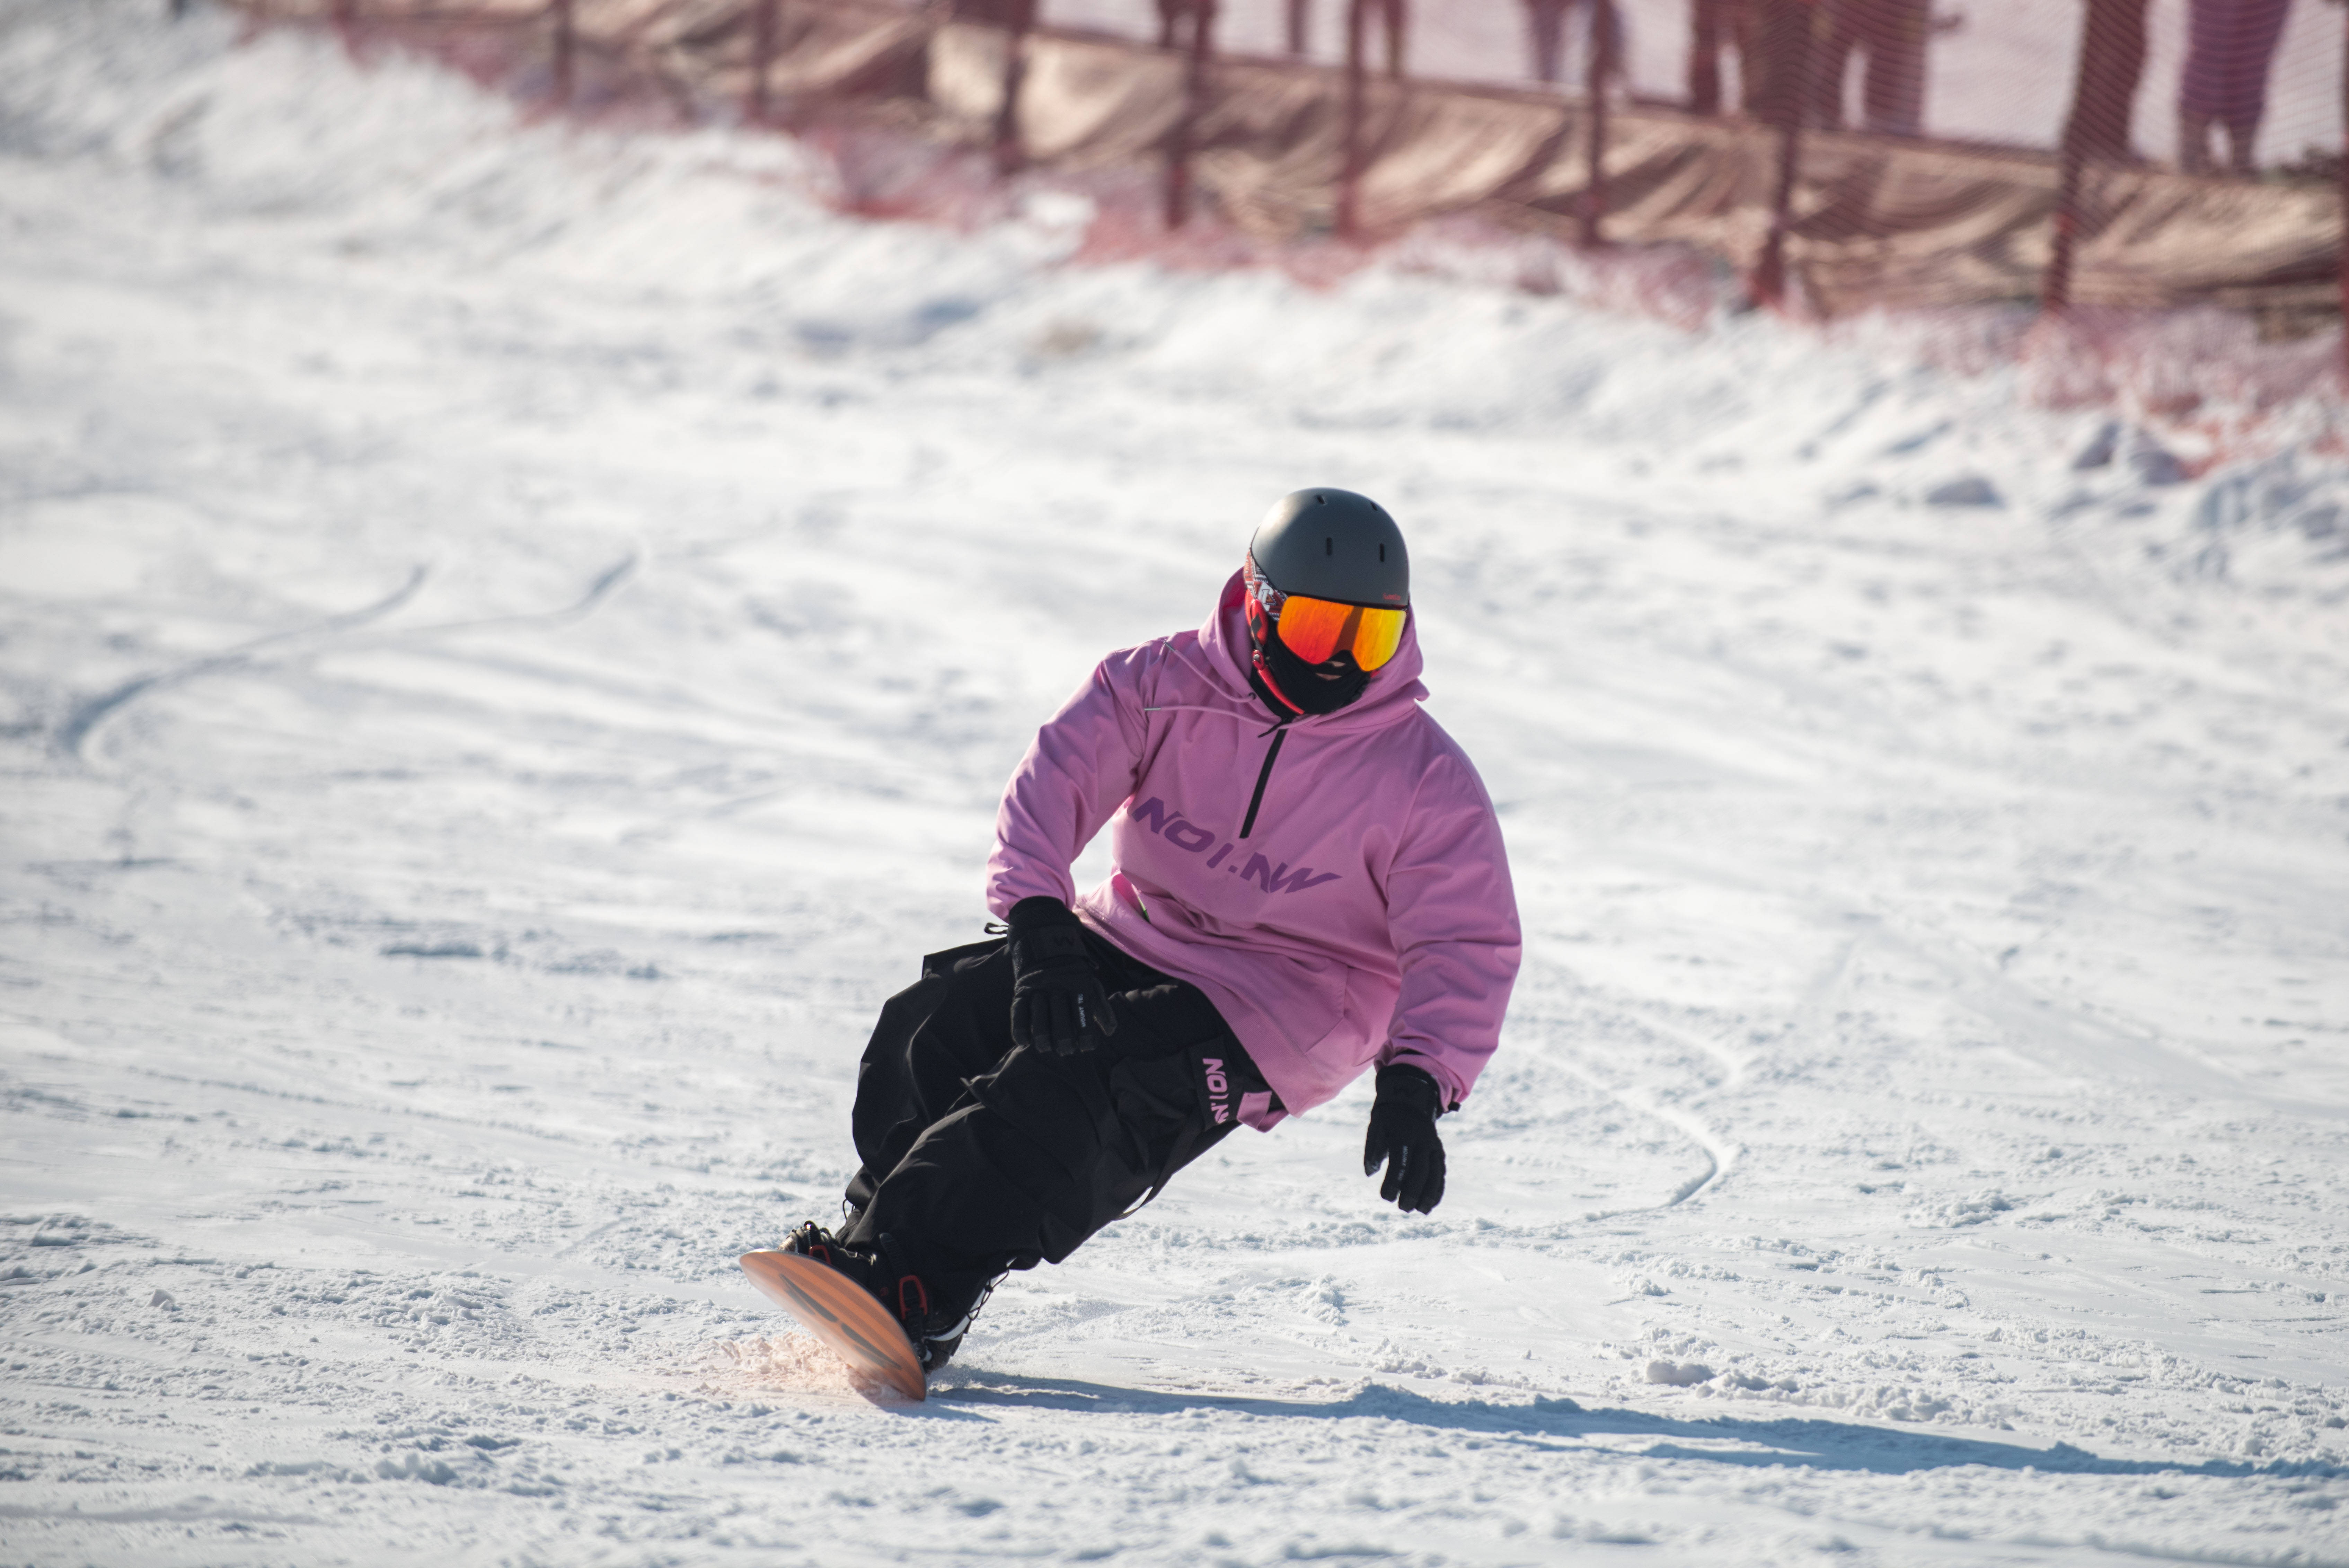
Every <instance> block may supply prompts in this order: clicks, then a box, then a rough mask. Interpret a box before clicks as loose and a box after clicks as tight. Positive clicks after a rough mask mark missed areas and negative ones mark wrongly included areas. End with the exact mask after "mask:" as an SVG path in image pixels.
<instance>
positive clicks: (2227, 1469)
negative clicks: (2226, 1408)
mask: <svg viewBox="0 0 2349 1568" xmlns="http://www.w3.org/2000/svg"><path fill="white" fill-rule="evenodd" d="M949 1376H950V1377H951V1378H952V1380H951V1381H946V1382H941V1383H939V1384H936V1385H934V1386H932V1387H931V1389H930V1397H929V1399H928V1401H927V1402H926V1404H923V1405H919V1406H905V1407H902V1408H904V1409H905V1412H906V1413H907V1414H909V1415H922V1416H927V1417H931V1418H933V1419H944V1420H985V1419H987V1418H988V1417H987V1414H986V1412H988V1410H1055V1411H1061V1412H1066V1413H1071V1414H1081V1415H1111V1414H1116V1415H1128V1416H1134V1415H1139V1416H1174V1415H1180V1414H1182V1413H1184V1412H1186V1411H1190V1410H1198V1409H1212V1410H1221V1411H1227V1412H1230V1413H1232V1414H1235V1415H1244V1416H1256V1417H1267V1418H1286V1419H1291V1420H1319V1421H1338V1420H1367V1421H1400V1422H1404V1423H1408V1424H1410V1425H1412V1426H1416V1427H1426V1428H1433V1429H1435V1430H1440V1431H1452V1432H1460V1433H1465V1434H1470V1435H1474V1436H1477V1437H1484V1438H1495V1439H1498V1440H1502V1441H1507V1442H1515V1443H1521V1444H1528V1445H1531V1446H1533V1447H1537V1448H1543V1449H1552V1450H1554V1451H1557V1452H1561V1453H1563V1452H1568V1451H1573V1450H1574V1449H1579V1447H1580V1444H1581V1443H1582V1441H1583V1440H1584V1439H1588V1438H1602V1437H1629V1438H1642V1437H1645V1438H1655V1439H1657V1440H1656V1441H1655V1442H1653V1443H1651V1444H1650V1445H1648V1446H1645V1447H1640V1448H1636V1449H1622V1448H1616V1447H1612V1446H1610V1447H1609V1448H1606V1449H1593V1450H1586V1451H1591V1452H1599V1453H1617V1454H1621V1455H1622V1456H1624V1457H1626V1458H1632V1459H1697V1460H1706V1461H1710V1462H1711V1463H1713V1464H1724V1465H1745V1466H1750V1467H1762V1466H1802V1467H1805V1468H1806V1469H1823V1470H1872V1471H1875V1472H1877V1473H1878V1474H1882V1475H1905V1474H1908V1473H1910V1472H1912V1471H1917V1470H1929V1469H1950V1468H1952V1467H1956V1466H1961V1465H1982V1466H1984V1467H1987V1468H1989V1469H2006V1470H2019V1469H2036V1470H2039V1471H2042V1472H2044V1473H2047V1474H2055V1475H2106V1476H2137V1475H2185V1476H2220V1477H2234V1478H2240V1477H2247V1476H2264V1477H2272V1478H2275V1479H2278V1480H2282V1479H2286V1478H2292V1477H2317V1478H2333V1477H2338V1476H2341V1475H2343V1474H2349V1470H2345V1469H2344V1467H2343V1466H2341V1465H2339V1464H2336V1463H2333V1462H2331V1461H2329V1460H2324V1459H2304V1460H2278V1461H2274V1462H2271V1463H2268V1464H2251V1463H2247V1462H2244V1461H2240V1460H2231V1459H2205V1460H2203V1461H2202V1462H2200V1463H2199V1464H2186V1463H2182V1462H2178V1461H2176V1460H2167V1459H2103V1458H2100V1457H2099V1456H2097V1455H2095V1454H2092V1453H2090V1452H2088V1451H2087V1450H2086V1449H2076V1448H2074V1447H2073V1446H2072V1445H2071V1444H2069V1443H2057V1444H2055V1445H2054V1447H2053V1448H2047V1449H2033V1448H2026V1447H2024V1446H2023V1445H2022V1444H2020V1443H1999V1442H1991V1441H1987V1440H1984V1439H1982V1438H1957V1437H1945V1436H1941V1435H1940V1434H1937V1433H1933V1432H1930V1431H1921V1430H1920V1431H1915V1432H1909V1431H1901V1430H1898V1429H1895V1428H1886V1427H1872V1426H1868V1425H1866V1424H1864V1423H1861V1422H1857V1421H1825V1420H1816V1419H1795V1418H1788V1419H1785V1420H1754V1419H1752V1418H1747V1417H1733V1416H1715V1417H1702V1418H1697V1419H1689V1418H1676V1417H1671V1416H1660V1415H1653V1414H1650V1413H1648V1412H1646V1411H1641V1410H1588V1409H1585V1408H1583V1407H1581V1406H1579V1405H1578V1404H1576V1403H1575V1402H1574V1401H1573V1400H1571V1399H1551V1398H1541V1397H1537V1398H1535V1399H1534V1400H1533V1401H1532V1402H1531V1403H1529V1404H1524V1405H1502V1404H1495V1403H1493V1402H1492V1401H1490V1400H1485V1399H1464V1400H1457V1401H1454V1400H1446V1399H1431V1398H1428V1397H1426V1396H1424V1395H1422V1394H1414V1393H1412V1392H1411V1391H1410V1390H1408V1389H1403V1388H1395V1387H1392V1386H1388V1385H1385V1384H1381V1383H1372V1384H1369V1385H1366V1386H1363V1387H1362V1388H1361V1389H1359V1390H1357V1391H1356V1392H1354V1393H1353V1394H1351V1395H1350V1396H1349V1397H1346V1398H1343V1399H1332V1400H1327V1401H1316V1400H1309V1399H1275V1398H1267V1397H1257V1396H1251V1395H1235V1394H1189V1393H1184V1392H1181V1391H1178V1390H1167V1391H1160V1390H1154V1389H1146V1388H1120V1387H1115V1386H1111V1385H1108V1384H1102V1383H1087V1382H1082V1381H1080V1380H1076V1379H1071V1378H1053V1377H1012V1376H999V1375H996V1374H992V1373H988V1372H982V1371H979V1370H978V1369H976V1368H973V1369H971V1370H969V1371H966V1372H961V1373H959V1374H951V1375H949ZM1560 1439H1563V1441H1561V1440H1560ZM1700 1444H1701V1445H1704V1446H1701V1447H1700V1446H1692V1445H1700ZM1714 1445H1720V1446H1714Z"/></svg>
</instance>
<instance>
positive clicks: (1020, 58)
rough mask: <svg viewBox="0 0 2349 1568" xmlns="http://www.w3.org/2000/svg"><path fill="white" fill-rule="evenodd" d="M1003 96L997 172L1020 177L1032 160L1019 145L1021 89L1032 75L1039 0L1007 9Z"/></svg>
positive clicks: (1015, 2)
mask: <svg viewBox="0 0 2349 1568" xmlns="http://www.w3.org/2000/svg"><path fill="white" fill-rule="evenodd" d="M1005 10H1006V11H1008V12H1009V16H1007V17H1006V18H1005V23H1006V25H1005V27H1004V36H1003V86H1002V94H1001V96H1000V98H999V99H998V100H997V102H996V108H995V171H996V172H997V173H998V174H1016V173H1018V172H1019V170H1020V169H1021V168H1022V167H1023V166H1025V164H1026V163H1027V161H1028V158H1027V154H1026V153H1025V152H1024V151H1022V150H1021V149H1020V146H1019V88H1020V84H1021V83H1022V82H1023V81H1024V80H1025V79H1026V78H1027V75H1028V31H1029V29H1030V28H1031V27H1033V26H1035V25H1036V0H1010V4H1009V5H1007V6H1006V7H1005Z"/></svg>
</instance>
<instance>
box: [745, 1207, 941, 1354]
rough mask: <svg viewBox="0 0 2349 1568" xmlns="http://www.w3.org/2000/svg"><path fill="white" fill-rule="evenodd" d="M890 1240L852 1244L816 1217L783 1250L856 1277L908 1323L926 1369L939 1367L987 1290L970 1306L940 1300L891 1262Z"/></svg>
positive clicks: (908, 1335) (899, 1319) (908, 1334)
mask: <svg viewBox="0 0 2349 1568" xmlns="http://www.w3.org/2000/svg"><path fill="white" fill-rule="evenodd" d="M888 1244H889V1238H888V1237H886V1236H884V1237H882V1238H881V1245H880V1247H878V1248H869V1247H859V1246H853V1245H851V1244H850V1243H848V1242H846V1241H841V1240H840V1239H839V1238H838V1237H836V1236H834V1235H833V1233H832V1232H831V1231H827V1230H825V1229H824V1228H823V1226H821V1225H819V1224H817V1223H816V1222H815V1221H814V1220H809V1221H808V1222H807V1223H805V1224H804V1225H802V1226H801V1227H800V1228H799V1229H798V1230H796V1231H792V1233H791V1236H790V1238H789V1239H788V1240H787V1241H784V1242H783V1246H782V1250H783V1251H786V1252H796V1253H798V1254H799V1255H800V1256H802V1257H803V1258H813V1259H814V1260H815V1261H816V1262H819V1263H822V1264H823V1266H824V1267H825V1268H827V1269H830V1270H832V1271H833V1272H835V1273H842V1274H846V1275H847V1276H848V1277H849V1278H850V1279H852V1280H854V1281H855V1282H857V1284H858V1285H859V1286H860V1287H862V1288H863V1289H864V1291H866V1292H867V1293H870V1294H871V1295H873V1296H874V1298H875V1299H876V1300H878V1301H879V1302H880V1303H881V1304H882V1305H883V1306H885V1307H887V1308H888V1309H889V1311H890V1312H891V1313H892V1314H895V1317H896V1319H897V1322H898V1323H899V1324H901V1325H903V1326H904V1328H905V1337H906V1338H907V1339H910V1340H912V1341H913V1342H914V1354H915V1355H916V1356H918V1357H919V1358H920V1359H921V1363H922V1370H923V1371H924V1372H936V1370H937V1369H938V1368H939V1367H941V1366H945V1365H946V1364H947V1360H948V1359H949V1358H950V1357H951V1356H952V1355H954V1353H955V1349H956V1347H957V1346H958V1345H961V1344H962V1336H963V1334H965V1333H966V1332H968V1330H969V1328H970V1320H971V1319H972V1318H973V1317H975V1316H977V1315H978V1308H979V1305H980V1304H982V1303H985V1301H986V1299H987V1293H986V1292H981V1293H980V1294H979V1299H978V1302H975V1303H970V1304H968V1305H957V1304H956V1303H952V1302H948V1301H944V1300H941V1299H939V1298H937V1297H936V1296H935V1295H934V1294H933V1293H932V1292H931V1290H930V1287H929V1286H928V1285H927V1284H926V1283H925V1282H923V1279H922V1277H921V1276H920V1275H919V1274H915V1273H908V1272H905V1271H903V1270H901V1269H897V1268H895V1267H893V1266H892V1265H891V1263H890V1262H889V1259H888V1252H887V1248H888Z"/></svg>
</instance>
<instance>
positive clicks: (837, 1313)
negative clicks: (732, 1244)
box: [742, 1252, 929, 1399]
mask: <svg viewBox="0 0 2349 1568" xmlns="http://www.w3.org/2000/svg"><path fill="white" fill-rule="evenodd" d="M742 1272H744V1273H746V1274H748V1275H750V1282H751V1283H752V1284H755V1285H757V1286H758V1287H759V1288H760V1289H761V1290H762V1291H764V1292H766V1293H767V1294H769V1295H771V1296H772V1297H773V1298H774V1299H775V1300H776V1301H777V1302H779V1303H781V1305H782V1308H783V1310H784V1311H786V1312H788V1313H790V1314H792V1316H793V1317H795V1318H797V1319H799V1320H800V1323H801V1324H802V1326H803V1327H805V1328H806V1329H807V1331H808V1332H809V1333H810V1334H814V1335H815V1336H816V1337H817V1338H818V1339H820V1340H822V1341H823V1342H824V1344H826V1345H830V1346H831V1347H832V1352H833V1355H837V1356H839V1357H840V1358H841V1359H842V1360H843V1361H845V1362H846V1363H848V1366H849V1369H850V1370H851V1371H854V1372H861V1373H864V1375H866V1376H872V1377H877V1378H879V1379H880V1380H881V1381H882V1382H884V1383H886V1384H887V1385H888V1386H890V1387H892V1388H895V1390H896V1391H897V1392H898V1393H900V1394H903V1395H904V1396H905V1397H906V1398H908V1399H920V1398H924V1397H926V1396H927V1395H928V1393H929V1381H928V1379H927V1378H926V1377H924V1376H922V1362H921V1357H919V1356H918V1355H915V1354H914V1342H913V1341H912V1340H910V1339H907V1338H906V1337H905V1329H904V1328H903V1327H901V1326H899V1324H898V1323H897V1320H896V1319H895V1318H893V1317H891V1316H890V1315H889V1309H888V1308H886V1307H885V1306H883V1305H882V1304H881V1303H879V1302H877V1301H875V1300H874V1298H873V1297H872V1296H871V1295H869V1294H867V1293H865V1292H864V1291H862V1290H859V1289H858V1288H857V1286H856V1283H855V1282H854V1281H852V1280H849V1279H847V1278H845V1277H844V1276H843V1275H840V1274H836V1273H834V1272H833V1271H832V1270H830V1269H827V1268H825V1267H824V1266H823V1264H822V1263H819V1262H816V1261H815V1260H814V1259H812V1258H802V1257H801V1256H800V1255H799V1254H798V1253H797V1252H745V1253H743V1254H742Z"/></svg>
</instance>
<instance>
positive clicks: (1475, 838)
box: [1378, 753, 1524, 1110]
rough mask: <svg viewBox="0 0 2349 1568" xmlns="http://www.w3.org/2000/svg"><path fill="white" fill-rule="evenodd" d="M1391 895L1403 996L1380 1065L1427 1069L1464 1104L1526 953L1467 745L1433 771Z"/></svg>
mask: <svg viewBox="0 0 2349 1568" xmlns="http://www.w3.org/2000/svg"><path fill="white" fill-rule="evenodd" d="M1463 775H1464V776H1463ZM1386 898H1387V930H1388V933H1389V935H1390V937H1391V938H1392V940H1393V942H1394V948H1395V957H1396V960H1397V961H1398V963H1399V965H1400V967H1401V968H1402V995H1401V996H1400V997H1398V998H1397V999H1396V1002H1395V1012H1394V1023H1393V1025H1392V1027H1391V1028H1390V1029H1389V1031H1388V1033H1387V1043H1386V1044H1385V1046H1384V1047H1383V1048H1381V1050H1380V1052H1379V1055H1378V1061H1379V1065H1381V1067H1383V1066H1385V1065H1387V1064H1390V1063H1400V1064H1402V1065H1405V1066H1410V1067H1416V1068H1418V1069H1419V1070H1420V1071H1421V1072H1423V1073H1425V1074H1426V1075H1428V1076H1429V1077H1431V1078H1433V1079H1434V1080H1435V1084H1436V1087H1437V1088H1438V1089H1440V1090H1441V1091H1442V1092H1443V1096H1444V1098H1443V1101H1442V1104H1443V1106H1444V1108H1445V1109H1446V1110H1456V1109H1458V1108H1459V1106H1460V1103H1461V1102H1462V1101H1463V1100H1465V1099H1466V1098H1467V1097H1468V1091H1469V1089H1470V1087H1471V1086H1472V1085H1475V1082H1476V1075H1477V1074H1478V1073H1480V1072H1482V1071H1484V1067H1485V1062H1486V1061H1487V1060H1488V1059H1490V1057H1491V1056H1492V1054H1493V1048H1494V1047H1495V1045H1497V1044H1499V1043H1500V1038H1501V1020H1502V1017H1503V1016H1504V1015H1505V1014H1506V1012H1508V1007H1509V990H1510V988H1511V987H1512V986H1513V985H1515V984H1516V978H1517V961H1518V960H1519V958H1520V957H1521V956H1522V955H1523V952H1524V939H1523V937H1522V936H1521V934H1520V933H1519V930H1518V926H1517V896H1516V889H1515V888H1513V887H1512V886H1511V884H1510V881H1509V852H1508V849H1507V847H1506V846H1505V845H1504V844H1503V843H1502V841H1501V824H1500V819H1499V818H1498V817H1496V816H1495V815H1494V814H1493V805H1492V802H1491V801H1490V800H1489V799H1488V798H1487V797H1486V795H1485V786H1484V784H1483V783H1482V782H1481V781H1480V780H1478V779H1477V777H1476V776H1475V770H1474V769H1472V768H1470V767H1469V765H1468V763H1467V760H1466V759H1465V758H1464V757H1461V756H1460V755H1459V754H1458V753H1451V754H1449V755H1443V756H1439V757H1437V758H1435V759H1433V762H1432V763H1431V765H1430V766H1429V768H1428V770H1427V774H1426V777H1425V779H1424V780H1423V782H1422V784H1421V786H1420V791H1419V804H1418V805H1415V806H1414V808H1413V814H1412V820H1411V825H1410V827H1409V829H1408V830H1407V831H1406V832H1405V833H1404V835H1403V837H1402V843H1401V844H1400V845H1398V846H1396V850H1395V857H1394V863H1393V865H1392V867H1390V869H1389V871H1388V873H1387V883H1386Z"/></svg>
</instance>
